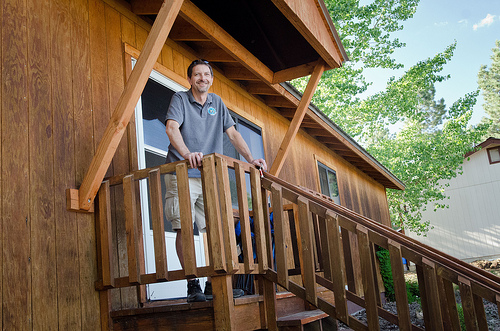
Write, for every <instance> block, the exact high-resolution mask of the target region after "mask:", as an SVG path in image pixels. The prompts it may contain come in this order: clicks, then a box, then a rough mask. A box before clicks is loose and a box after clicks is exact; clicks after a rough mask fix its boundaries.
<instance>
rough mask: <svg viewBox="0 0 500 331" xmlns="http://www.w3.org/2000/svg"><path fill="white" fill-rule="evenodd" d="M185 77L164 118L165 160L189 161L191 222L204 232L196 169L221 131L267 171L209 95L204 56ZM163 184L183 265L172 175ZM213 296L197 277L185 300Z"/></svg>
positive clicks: (216, 149) (214, 148) (217, 146)
mask: <svg viewBox="0 0 500 331" xmlns="http://www.w3.org/2000/svg"><path fill="white" fill-rule="evenodd" d="M187 77H188V81H189V84H190V85H191V89H190V90H189V91H186V92H177V93H176V94H174V95H173V97H172V101H171V102H170V106H169V108H168V112H167V116H166V119H165V121H166V132H167V135H168V138H169V139H170V146H169V148H168V154H167V161H166V162H167V163H170V162H175V161H179V160H184V159H185V160H189V164H190V166H191V168H190V169H189V170H188V176H189V191H190V194H191V210H192V211H193V213H192V214H193V223H194V222H196V225H197V226H198V230H199V231H200V232H202V233H203V232H205V231H206V225H205V209H204V206H203V193H202V186H201V173H200V170H199V169H198V167H200V166H201V165H202V163H201V160H202V158H203V155H205V154H210V153H219V154H223V134H224V132H225V133H226V134H227V136H228V137H229V140H230V141H231V143H232V144H233V146H234V148H235V149H236V150H237V151H238V153H240V154H241V155H242V156H243V157H244V158H245V159H246V160H247V161H248V162H249V163H251V164H253V165H256V166H259V167H262V169H263V170H267V165H266V161H265V160H264V159H254V158H253V157H252V154H251V152H250V149H249V148H248V145H247V143H246V142H245V140H244V139H243V137H242V136H241V134H240V133H239V132H238V131H236V129H235V127H234V125H235V123H234V121H233V119H232V117H231V115H230V114H229V111H228V109H227V107H226V105H225V104H224V103H223V102H222V99H221V98H220V97H219V96H218V95H216V94H214V93H208V89H209V88H210V86H212V83H213V80H214V77H213V70H212V67H211V65H210V63H208V61H205V60H195V61H193V62H192V63H191V64H190V65H189V67H188V69H187ZM165 184H166V188H167V192H166V194H165V215H166V217H167V219H168V220H169V221H170V222H172V228H173V229H174V230H175V231H176V233H177V237H176V242H175V244H176V245H175V246H176V250H177V256H178V257H179V261H180V262H181V265H182V267H183V268H184V258H183V254H182V245H181V221H180V214H179V198H178V194H177V180H176V176H175V175H174V174H167V175H166V176H165ZM241 292H242V291H241V290H239V291H237V290H235V291H233V296H234V297H237V296H241V295H242V293H241ZM211 294H212V293H211V284H210V283H209V282H207V285H206V286H205V293H203V292H202V291H201V287H200V284H199V281H198V279H193V280H190V281H188V302H194V301H205V300H206V299H207V298H210V296H211Z"/></svg>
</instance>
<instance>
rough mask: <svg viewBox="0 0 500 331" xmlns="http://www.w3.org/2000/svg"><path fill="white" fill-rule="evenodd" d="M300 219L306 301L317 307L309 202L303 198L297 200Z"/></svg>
mask: <svg viewBox="0 0 500 331" xmlns="http://www.w3.org/2000/svg"><path fill="white" fill-rule="evenodd" d="M297 204H298V206H299V215H300V216H299V218H300V221H299V223H300V238H301V243H302V259H303V263H304V268H303V275H302V277H303V279H304V288H305V289H306V299H307V301H309V302H310V303H312V304H314V305H317V304H318V298H317V296H316V288H317V286H316V265H315V263H314V252H313V250H314V245H313V237H312V236H313V233H312V232H313V224H312V217H311V213H310V211H309V202H308V201H307V199H305V198H303V197H299V198H298V199H297Z"/></svg>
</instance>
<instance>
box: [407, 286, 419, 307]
mask: <svg viewBox="0 0 500 331" xmlns="http://www.w3.org/2000/svg"><path fill="white" fill-rule="evenodd" d="M406 295H407V297H408V303H412V302H415V301H416V302H419V303H420V289H419V288H418V283H417V282H415V281H407V282H406Z"/></svg>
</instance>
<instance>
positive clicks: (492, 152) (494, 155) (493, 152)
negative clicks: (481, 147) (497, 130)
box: [488, 146, 500, 164]
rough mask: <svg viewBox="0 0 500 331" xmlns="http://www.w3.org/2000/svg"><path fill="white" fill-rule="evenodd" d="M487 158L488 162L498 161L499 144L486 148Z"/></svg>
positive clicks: (499, 156) (499, 155) (499, 159)
mask: <svg viewBox="0 0 500 331" xmlns="http://www.w3.org/2000/svg"><path fill="white" fill-rule="evenodd" d="M488 159H489V160H490V164H494V163H500V146H496V147H493V148H488Z"/></svg>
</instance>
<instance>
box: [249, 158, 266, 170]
mask: <svg viewBox="0 0 500 331" xmlns="http://www.w3.org/2000/svg"><path fill="white" fill-rule="evenodd" d="M250 163H251V164H253V165H254V166H257V167H260V168H262V170H263V171H267V164H266V160H264V159H254V160H252V162H250Z"/></svg>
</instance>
